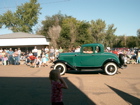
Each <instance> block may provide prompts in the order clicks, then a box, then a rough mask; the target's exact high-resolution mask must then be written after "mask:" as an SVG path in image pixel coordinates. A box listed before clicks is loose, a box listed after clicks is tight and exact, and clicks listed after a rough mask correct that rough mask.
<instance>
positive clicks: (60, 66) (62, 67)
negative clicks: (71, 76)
mask: <svg viewBox="0 0 140 105" xmlns="http://www.w3.org/2000/svg"><path fill="white" fill-rule="evenodd" d="M54 70H59V71H60V75H64V74H65V73H66V71H67V68H66V65H65V64H63V63H56V64H55V65H54Z"/></svg>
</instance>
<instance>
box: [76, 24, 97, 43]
mask: <svg viewBox="0 0 140 105" xmlns="http://www.w3.org/2000/svg"><path fill="white" fill-rule="evenodd" d="M90 27H91V26H90V24H89V22H85V21H81V22H80V24H79V27H78V29H77V30H78V33H77V39H76V44H77V46H78V45H82V44H87V43H94V42H95V39H94V37H92V35H91V34H90Z"/></svg>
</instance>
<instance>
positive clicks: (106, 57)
mask: <svg viewBox="0 0 140 105" xmlns="http://www.w3.org/2000/svg"><path fill="white" fill-rule="evenodd" d="M53 63H54V65H53V69H58V70H60V75H64V74H65V73H66V72H67V70H76V71H81V70H82V69H87V70H88V69H97V68H101V69H102V70H103V71H104V72H105V73H106V74H107V75H114V74H116V73H117V72H118V68H121V67H122V66H123V65H124V59H123V55H122V54H120V56H117V55H116V54H113V53H109V52H104V46H103V45H102V44H99V43H91V44H84V45H82V46H81V49H80V52H68V53H60V54H59V56H58V58H57V60H56V61H54V62H53Z"/></svg>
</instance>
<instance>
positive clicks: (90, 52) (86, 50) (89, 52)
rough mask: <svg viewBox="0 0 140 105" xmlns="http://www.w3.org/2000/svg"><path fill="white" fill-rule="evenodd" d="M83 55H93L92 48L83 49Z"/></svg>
mask: <svg viewBox="0 0 140 105" xmlns="http://www.w3.org/2000/svg"><path fill="white" fill-rule="evenodd" d="M83 53H85V54H92V53H93V47H84V48H83Z"/></svg>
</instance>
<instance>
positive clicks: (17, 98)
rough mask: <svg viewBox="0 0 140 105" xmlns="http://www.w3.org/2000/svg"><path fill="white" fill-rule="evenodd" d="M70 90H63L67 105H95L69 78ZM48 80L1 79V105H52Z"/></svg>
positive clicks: (30, 78)
mask: <svg viewBox="0 0 140 105" xmlns="http://www.w3.org/2000/svg"><path fill="white" fill-rule="evenodd" d="M64 79H65V81H66V82H67V84H68V86H69V89H66V90H64V89H63V101H64V104H65V105H95V103H94V102H93V101H91V100H90V99H89V98H88V97H87V96H86V95H85V94H84V93H83V92H82V91H80V90H79V89H78V88H77V87H76V86H74V85H73V84H72V83H71V82H70V81H69V80H68V79H67V78H64ZM50 91H51V87H50V81H49V79H48V78H45V77H44V78H37V77H35V78H33V77H0V105H51V104H50V94H51V92H50Z"/></svg>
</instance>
